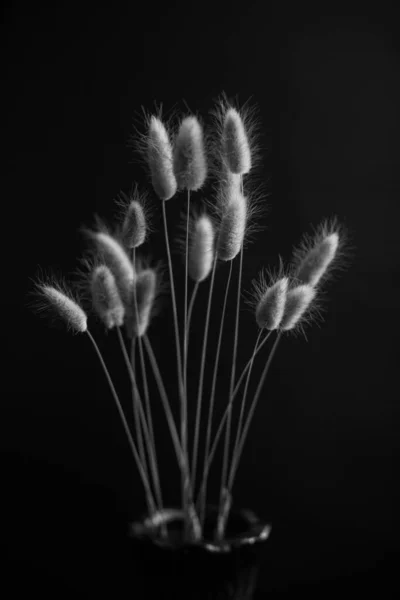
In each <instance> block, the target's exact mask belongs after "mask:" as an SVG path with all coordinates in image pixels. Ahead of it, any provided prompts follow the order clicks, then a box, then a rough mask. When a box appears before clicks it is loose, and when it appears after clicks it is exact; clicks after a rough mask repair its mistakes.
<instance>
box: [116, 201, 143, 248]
mask: <svg viewBox="0 0 400 600" xmlns="http://www.w3.org/2000/svg"><path fill="white" fill-rule="evenodd" d="M122 239H123V242H124V244H125V246H126V247H127V248H138V247H139V246H141V245H142V244H143V243H144V241H145V239H146V217H145V214H144V210H143V207H142V205H141V204H140V202H138V201H137V200H131V202H130V204H129V206H128V209H127V211H126V215H125V219H124V222H123V225H122Z"/></svg>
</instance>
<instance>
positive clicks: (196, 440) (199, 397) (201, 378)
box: [192, 253, 217, 490]
mask: <svg viewBox="0 0 400 600" xmlns="http://www.w3.org/2000/svg"><path fill="white" fill-rule="evenodd" d="M216 266H217V253H215V256H214V261H213V267H212V272H211V282H210V289H209V293H208V304H207V313H206V322H205V327H204V338H203V349H202V354H201V365H200V376H199V387H198V393H197V406H196V425H195V432H194V442H193V455H192V488H193V490H194V489H195V487H196V470H197V452H198V444H199V431H200V417H201V407H202V400H203V384H204V367H205V364H206V348H207V340H208V327H209V323H210V314H211V302H212V295H213V289H214V280H215V269H216Z"/></svg>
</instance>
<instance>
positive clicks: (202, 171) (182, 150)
mask: <svg viewBox="0 0 400 600" xmlns="http://www.w3.org/2000/svg"><path fill="white" fill-rule="evenodd" d="M173 156H174V173H175V177H176V180H177V183H178V187H179V189H187V190H198V189H200V188H201V186H202V185H203V183H204V181H205V179H206V177H207V160H206V153H205V149H204V140H203V128H202V126H201V125H200V123H199V120H198V119H197V117H194V116H190V117H186V118H184V119H183V120H182V122H181V124H180V127H179V131H178V134H177V136H176V138H175V144H174V153H173Z"/></svg>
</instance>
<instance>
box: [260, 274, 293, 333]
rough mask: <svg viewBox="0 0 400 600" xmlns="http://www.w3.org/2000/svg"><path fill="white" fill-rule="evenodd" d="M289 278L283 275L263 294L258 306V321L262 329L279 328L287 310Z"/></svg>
mask: <svg viewBox="0 0 400 600" xmlns="http://www.w3.org/2000/svg"><path fill="white" fill-rule="evenodd" d="M288 283H289V280H288V278H287V277H282V278H281V279H279V280H278V281H277V282H276V283H274V284H273V285H272V286H271V287H269V288H267V290H266V291H265V292H264V293H263V295H262V296H261V298H260V300H259V302H258V304H257V306H256V321H257V325H258V326H259V327H260V328H261V329H268V330H269V331H272V330H274V329H278V327H279V325H280V323H281V321H282V317H283V313H284V310H285V304H286V296H287V289H288Z"/></svg>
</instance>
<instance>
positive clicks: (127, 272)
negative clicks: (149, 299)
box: [89, 231, 135, 304]
mask: <svg viewBox="0 0 400 600" xmlns="http://www.w3.org/2000/svg"><path fill="white" fill-rule="evenodd" d="M89 235H90V237H92V238H93V240H94V241H95V243H96V246H97V249H98V252H99V254H100V256H101V257H102V258H103V259H104V262H105V263H106V265H107V266H108V267H109V268H110V270H111V272H112V274H113V275H114V277H115V281H116V284H117V288H118V292H119V294H120V297H121V300H122V302H123V303H124V304H126V303H127V302H129V300H130V298H131V295H132V286H133V282H134V279H135V270H134V268H133V265H132V262H131V260H130V258H129V256H128V254H127V253H126V251H125V249H124V248H123V246H122V244H120V242H119V241H118V240H117V239H116V238H115V237H114V236H112V235H111V234H109V233H107V232H106V231H95V232H89Z"/></svg>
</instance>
